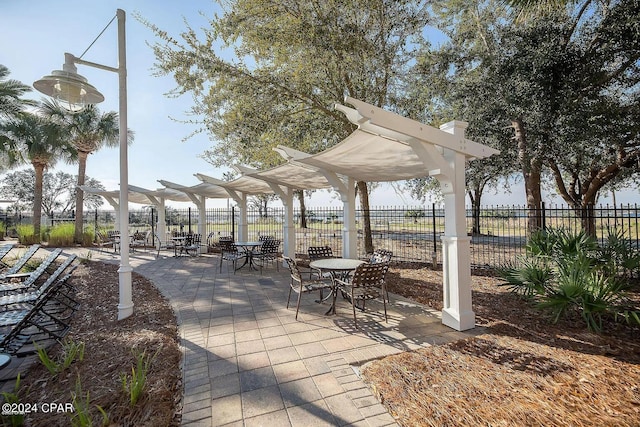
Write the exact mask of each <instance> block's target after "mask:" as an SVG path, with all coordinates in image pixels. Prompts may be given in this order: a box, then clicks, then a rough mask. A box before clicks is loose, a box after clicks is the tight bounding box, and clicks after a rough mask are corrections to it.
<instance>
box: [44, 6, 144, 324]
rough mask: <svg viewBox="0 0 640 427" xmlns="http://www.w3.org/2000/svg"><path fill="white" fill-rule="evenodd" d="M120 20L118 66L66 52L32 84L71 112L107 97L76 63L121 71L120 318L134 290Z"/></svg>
mask: <svg viewBox="0 0 640 427" xmlns="http://www.w3.org/2000/svg"><path fill="white" fill-rule="evenodd" d="M116 17H117V19H118V67H117V68H114V67H109V66H106V65H101V64H96V63H94V62H89V61H85V60H83V59H80V58H77V57H75V56H73V55H72V54H70V53H65V54H64V57H65V63H64V65H63V70H62V71H60V70H58V71H53V72H52V73H51V75H49V76H45V77H43V78H42V79H40V80H38V81H36V82H34V84H33V87H35V88H36V89H37V90H38V91H40V92H42V93H44V94H45V95H49V96H51V97H53V98H55V99H57V100H59V101H61V105H63V106H64V107H66V108H67V109H69V110H70V111H80V110H81V109H82V108H84V106H85V105H87V104H95V103H99V102H102V101H104V96H102V94H101V93H100V92H98V90H97V89H96V88H94V87H93V86H91V85H90V84H89V83H88V82H87V79H86V78H84V77H82V76H81V75H79V74H78V73H77V71H76V66H75V64H82V65H87V66H90V67H94V68H99V69H101V70H106V71H111V72H114V73H117V74H118V86H119V104H118V106H119V107H118V110H119V112H118V114H119V136H120V206H119V210H120V267H119V268H118V281H119V295H120V299H119V303H118V320H121V319H125V318H127V317H129V316H131V314H133V299H132V291H131V271H132V270H133V269H132V268H131V265H130V264H129V169H128V165H127V58H126V57H127V55H126V37H125V12H124V10H122V9H118V10H117V11H116Z"/></svg>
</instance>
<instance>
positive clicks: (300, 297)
mask: <svg viewBox="0 0 640 427" xmlns="http://www.w3.org/2000/svg"><path fill="white" fill-rule="evenodd" d="M301 299H302V283H301V284H300V292H298V304H297V305H296V320H298V312H299V311H300V300H301Z"/></svg>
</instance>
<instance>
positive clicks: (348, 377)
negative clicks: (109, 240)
mask: <svg viewBox="0 0 640 427" xmlns="http://www.w3.org/2000/svg"><path fill="white" fill-rule="evenodd" d="M85 252H86V250H85ZM171 255H172V253H169V252H166V253H165V254H161V256H160V258H158V259H156V258H155V252H151V253H144V252H136V253H134V254H132V255H131V259H130V261H131V265H132V266H133V267H134V271H136V272H138V273H140V274H142V275H143V276H145V277H147V278H148V279H150V280H152V281H153V282H154V284H155V285H156V286H157V287H158V289H159V290H160V291H161V292H162V293H163V295H165V297H166V298H167V299H168V300H169V302H170V303H171V306H172V307H173V309H174V311H175V313H176V317H177V320H178V326H179V332H180V338H181V346H182V352H183V360H182V372H183V388H184V389H183V393H184V395H183V399H182V425H184V426H189V427H196V426H198V427H199V426H222V425H224V426H234V425H238V426H243V425H244V426H252V425H256V426H257V425H277V426H303V427H309V426H322V425H326V426H346V425H363V426H394V425H397V424H396V422H395V420H394V419H393V417H392V416H391V415H389V413H388V412H387V411H386V409H385V408H384V407H383V406H382V405H381V404H380V403H379V402H378V401H377V399H376V398H375V397H374V396H373V395H372V394H371V392H370V391H369V389H368V388H367V387H366V385H365V384H364V383H363V382H362V380H361V379H360V378H359V376H358V372H359V371H358V369H357V367H358V366H360V365H362V364H364V363H366V362H368V361H370V360H373V359H376V358H380V357H384V356H386V355H390V354H395V353H399V352H403V351H408V350H414V349H417V348H420V347H427V346H430V345H433V344H440V343H443V342H448V341H453V340H457V339H459V338H461V337H465V336H470V335H472V334H476V333H478V330H475V331H469V332H468V333H460V332H457V331H454V330H452V329H450V328H448V327H445V326H443V325H442V324H441V323H440V318H439V313H438V312H436V311H434V310H431V309H429V308H426V307H423V306H421V305H419V304H416V303H414V302H412V301H409V300H406V299H404V298H402V297H400V296H396V295H391V303H390V304H388V307H387V308H388V316H389V322H388V323H385V322H384V317H383V315H382V304H381V303H380V304H377V302H375V301H374V302H371V303H367V312H365V313H362V312H358V313H357V315H358V326H359V328H355V327H354V324H353V317H352V316H353V314H352V311H351V305H350V304H348V303H347V302H346V301H342V300H341V298H338V303H337V314H336V315H335V316H325V315H324V312H325V311H326V309H327V304H326V303H325V304H317V303H315V302H314V299H315V298H314V297H313V296H312V295H303V297H302V303H301V307H300V314H299V316H298V321H296V320H295V305H290V306H289V309H287V308H286V304H287V293H288V289H289V288H288V286H289V284H288V283H289V278H288V275H287V273H286V272H285V271H284V270H285V269H282V268H281V269H280V271H279V272H277V271H276V269H275V267H270V268H265V269H264V270H263V273H262V275H261V274H260V272H259V271H251V270H249V269H246V268H245V269H242V270H240V271H238V272H236V274H233V271H229V269H228V266H225V265H223V268H222V272H221V273H220V272H219V271H218V265H219V258H218V256H217V255H211V254H206V255H202V256H199V257H192V258H187V257H183V258H174V257H173V256H171ZM93 259H97V260H103V261H106V262H115V263H117V262H118V260H119V258H118V256H117V255H114V254H111V253H104V252H98V251H95V252H94V253H93ZM134 303H135V301H134ZM134 309H135V308H134ZM354 367H355V369H354Z"/></svg>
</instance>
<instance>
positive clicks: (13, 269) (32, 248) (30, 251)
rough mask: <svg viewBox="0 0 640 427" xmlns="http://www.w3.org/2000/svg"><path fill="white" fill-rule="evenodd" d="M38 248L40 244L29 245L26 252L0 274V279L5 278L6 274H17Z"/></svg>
mask: <svg viewBox="0 0 640 427" xmlns="http://www.w3.org/2000/svg"><path fill="white" fill-rule="evenodd" d="M38 249H40V245H38V244H35V245H31V246H30V247H29V249H28V250H27V252H25V253H24V254H23V255H22V256H21V257H20V259H19V260H18V261H16V263H15V264H13V265H12V266H11V267H10V268H9V269H7V270H6V271H5V272H4V273H2V274H0V281H4V280H6V278H7V276H8V275H11V274H17V273H19V272H20V270H22V267H24V266H25V265H26V264H27V262H29V260H30V259H31V257H33V255H34V254H35V253H36V252H37V251H38Z"/></svg>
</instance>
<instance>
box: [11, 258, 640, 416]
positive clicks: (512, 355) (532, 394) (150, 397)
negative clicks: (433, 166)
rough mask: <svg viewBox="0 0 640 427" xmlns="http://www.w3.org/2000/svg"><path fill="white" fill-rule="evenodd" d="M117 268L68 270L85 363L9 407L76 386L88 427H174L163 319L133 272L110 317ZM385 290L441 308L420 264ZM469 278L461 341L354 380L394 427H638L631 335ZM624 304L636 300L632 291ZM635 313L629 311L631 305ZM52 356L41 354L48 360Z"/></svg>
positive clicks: (166, 310)
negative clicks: (556, 315)
mask: <svg viewBox="0 0 640 427" xmlns="http://www.w3.org/2000/svg"><path fill="white" fill-rule="evenodd" d="M116 270H117V266H113V265H108V264H102V263H97V262H90V263H88V264H87V265H85V266H83V267H81V268H80V269H78V270H77V273H76V274H75V275H76V278H75V279H74V284H75V285H76V287H77V288H78V298H79V299H80V300H81V304H82V305H81V309H80V310H79V311H78V312H77V313H76V316H75V318H74V320H73V326H72V330H71V332H70V334H69V335H68V337H69V339H72V340H74V341H83V342H84V343H85V345H86V350H85V358H84V361H82V362H78V361H76V362H74V364H72V365H71V367H70V368H69V369H68V370H67V371H64V372H63V373H61V374H58V375H57V376H56V377H53V376H52V375H51V374H50V373H49V372H48V371H47V370H46V369H45V368H44V367H43V366H35V367H34V368H32V369H31V370H30V371H29V373H28V376H27V377H26V378H25V379H24V380H23V381H22V387H21V389H22V390H28V393H24V394H22V393H21V395H20V401H21V402H54V401H55V402H70V401H71V399H72V397H71V392H72V391H73V390H75V387H76V381H77V379H78V378H80V383H81V387H82V392H83V393H84V395H85V396H86V393H87V392H88V393H89V396H90V402H91V414H92V416H93V418H94V425H100V421H101V415H100V414H99V411H98V409H97V408H96V405H99V406H100V407H102V408H103V409H104V410H105V411H106V412H107V414H108V415H109V420H110V422H111V425H114V426H120V425H127V426H129V425H131V426H133V425H135V426H176V425H178V424H179V421H180V420H179V418H180V416H179V414H178V411H179V404H180V398H181V384H180V381H181V372H180V366H179V364H180V357H181V356H180V350H179V347H178V337H177V327H176V322H175V317H174V314H173V312H172V310H171V308H170V306H169V305H168V303H167V302H166V300H165V299H164V298H163V297H162V295H160V293H159V292H158V291H157V290H156V288H155V287H154V286H153V285H152V284H151V283H150V282H149V281H148V280H146V279H144V278H143V277H141V276H139V275H138V274H136V273H133V280H134V286H133V288H134V301H135V302H136V310H135V313H134V315H133V316H132V317H131V318H129V319H125V320H123V321H116V315H117V313H116V309H115V307H116V305H117V303H118V301H117V298H118V297H117V295H118V291H117V286H118V276H117V273H116ZM388 283H389V290H390V291H391V292H393V293H397V294H402V295H404V296H406V297H408V298H411V299H413V300H415V301H418V302H420V303H422V304H425V305H428V306H431V307H433V308H434V309H441V308H442V284H441V283H442V273H441V272H440V271H434V270H432V269H430V268H429V267H426V266H425V265H422V264H414V265H408V264H405V265H400V264H398V265H395V266H393V267H392V269H391V270H390V272H389V275H388ZM497 283H499V280H498V279H496V278H493V277H490V276H478V275H474V276H473V284H472V287H473V302H474V307H473V308H474V311H475V313H476V323H477V324H478V325H479V326H483V327H484V328H485V329H484V331H485V333H483V334H482V335H479V336H476V337H474V338H471V339H467V340H461V341H457V342H454V343H450V344H446V345H440V346H433V347H429V348H426V349H421V350H417V351H412V352H405V353H401V354H398V355H394V356H389V357H386V358H384V359H381V360H378V361H374V362H371V363H369V364H368V365H366V366H365V367H363V369H362V374H363V378H364V379H365V381H366V382H367V383H368V385H369V387H370V388H371V389H372V390H373V391H374V393H375V394H376V395H377V396H378V397H379V399H380V400H381V401H382V402H383V404H384V405H385V406H386V407H387V408H388V410H389V411H390V413H391V414H392V415H393V416H394V417H395V418H396V419H397V420H398V422H399V423H400V424H401V425H402V426H412V427H413V426H477V425H487V426H488V425H491V426H541V425H545V426H546V425H553V426H563V425H566V426H640V329H639V328H632V327H628V326H625V325H615V326H614V327H610V328H608V329H607V330H606V331H605V332H604V333H603V334H600V335H598V334H593V333H590V332H588V331H586V329H585V327H584V326H583V324H582V323H580V319H575V318H574V319H562V320H561V321H560V322H559V323H558V324H556V325H553V324H552V323H551V322H550V320H549V318H548V316H547V315H546V314H544V313H542V312H540V311H538V310H536V309H535V308H532V307H531V306H530V305H529V304H527V303H526V302H524V301H523V300H522V299H521V298H519V297H517V296H515V295H513V294H511V293H509V292H508V291H507V290H506V289H504V288H500V287H497V286H496V284H497ZM634 295H635V299H636V302H638V301H640V292H639V291H638V289H637V288H636V293H635V294H634ZM638 305H639V306H640V303H639V304H638ZM132 349H137V351H142V350H145V351H146V352H147V354H156V353H157V355H156V356H155V358H154V359H153V363H152V367H151V370H150V372H149V375H148V385H147V389H146V392H145V394H144V397H143V399H142V401H141V402H139V403H138V404H137V405H136V406H134V407H132V406H130V405H129V403H128V396H127V395H126V394H125V393H124V392H123V391H122V385H121V380H120V376H121V375H122V374H125V373H130V372H131V368H132V367H133V366H134V364H135V357H134V352H133V351H132ZM59 351H60V348H59V347H58V348H54V349H52V350H51V351H50V354H51V355H52V357H56V355H57V352H59ZM27 425H33V426H66V425H70V418H69V414H55V415H52V414H46V415H45V414H42V413H38V414H32V415H30V416H29V417H28V418H27Z"/></svg>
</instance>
